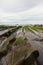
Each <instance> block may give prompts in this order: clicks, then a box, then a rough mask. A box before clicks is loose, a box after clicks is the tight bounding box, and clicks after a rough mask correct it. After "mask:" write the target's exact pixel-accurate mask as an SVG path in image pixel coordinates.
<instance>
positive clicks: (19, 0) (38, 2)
mask: <svg viewBox="0 0 43 65" xmlns="http://www.w3.org/2000/svg"><path fill="white" fill-rule="evenodd" d="M0 24H5V25H7V24H8V25H15V24H43V0H0Z"/></svg>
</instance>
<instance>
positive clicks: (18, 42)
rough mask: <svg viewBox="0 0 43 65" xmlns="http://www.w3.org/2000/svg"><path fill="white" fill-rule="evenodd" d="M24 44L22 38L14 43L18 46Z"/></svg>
mask: <svg viewBox="0 0 43 65" xmlns="http://www.w3.org/2000/svg"><path fill="white" fill-rule="evenodd" d="M23 42H24V40H23V39H22V38H18V40H17V41H16V43H15V44H16V45H18V44H22V43H23Z"/></svg>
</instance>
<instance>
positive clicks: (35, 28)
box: [31, 26, 43, 31]
mask: <svg viewBox="0 0 43 65" xmlns="http://www.w3.org/2000/svg"><path fill="white" fill-rule="evenodd" d="M31 28H32V29H33V30H35V31H40V30H43V28H41V27H34V26H33V27H31Z"/></svg>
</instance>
